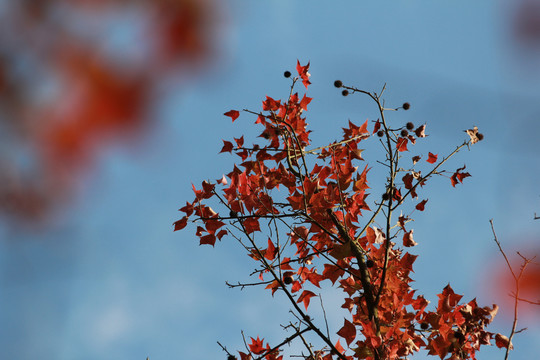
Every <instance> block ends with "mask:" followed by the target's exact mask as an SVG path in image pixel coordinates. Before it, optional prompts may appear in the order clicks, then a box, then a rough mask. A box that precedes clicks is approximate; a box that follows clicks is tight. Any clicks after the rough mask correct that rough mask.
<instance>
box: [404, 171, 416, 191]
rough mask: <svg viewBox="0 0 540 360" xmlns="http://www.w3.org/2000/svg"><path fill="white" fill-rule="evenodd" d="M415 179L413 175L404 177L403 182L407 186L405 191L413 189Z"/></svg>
mask: <svg viewBox="0 0 540 360" xmlns="http://www.w3.org/2000/svg"><path fill="white" fill-rule="evenodd" d="M413 179H414V177H413V176H412V174H409V173H407V174H405V176H403V178H402V180H403V184H404V185H405V189H411V188H412V181H413Z"/></svg>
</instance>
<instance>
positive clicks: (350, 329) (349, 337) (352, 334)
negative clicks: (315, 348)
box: [337, 319, 356, 346]
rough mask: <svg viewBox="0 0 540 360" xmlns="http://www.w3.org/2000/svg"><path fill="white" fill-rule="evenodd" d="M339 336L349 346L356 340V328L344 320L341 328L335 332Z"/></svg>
mask: <svg viewBox="0 0 540 360" xmlns="http://www.w3.org/2000/svg"><path fill="white" fill-rule="evenodd" d="M337 334H338V335H339V336H341V337H342V338H344V339H345V341H346V342H347V346H349V345H350V344H351V343H352V342H353V340H354V339H355V338H356V326H354V324H353V323H352V322H350V321H349V320H347V319H345V321H344V325H343V327H342V328H341V329H340V330H339V331H338V332H337Z"/></svg>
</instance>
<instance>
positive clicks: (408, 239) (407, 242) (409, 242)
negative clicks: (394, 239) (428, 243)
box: [403, 230, 418, 247]
mask: <svg viewBox="0 0 540 360" xmlns="http://www.w3.org/2000/svg"><path fill="white" fill-rule="evenodd" d="M413 231H414V230H411V231H409V232H406V233H405V234H404V235H403V246H406V247H410V246H415V245H418V243H417V242H415V241H414V240H413Z"/></svg>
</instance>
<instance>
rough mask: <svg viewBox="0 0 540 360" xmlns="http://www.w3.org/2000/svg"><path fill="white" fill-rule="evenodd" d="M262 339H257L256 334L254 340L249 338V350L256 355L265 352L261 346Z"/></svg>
mask: <svg viewBox="0 0 540 360" xmlns="http://www.w3.org/2000/svg"><path fill="white" fill-rule="evenodd" d="M263 340H264V338H263V339H259V337H258V336H257V339H256V340H255V339H254V338H251V344H249V350H250V351H251V352H252V353H254V354H256V355H259V354H262V353H263V352H265V348H264V347H263Z"/></svg>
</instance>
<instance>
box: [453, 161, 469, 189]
mask: <svg viewBox="0 0 540 360" xmlns="http://www.w3.org/2000/svg"><path fill="white" fill-rule="evenodd" d="M465 167H466V166H465V165H463V167H461V168H459V169H457V170H456V172H455V173H454V174H453V175H452V176H451V177H450V181H451V183H452V186H453V187H456V184H457V183H458V182H460V183H463V179H465V178H466V177H469V176H471V174H469V173H468V172H466V173H464V172H462V171H463V170H465Z"/></svg>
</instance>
